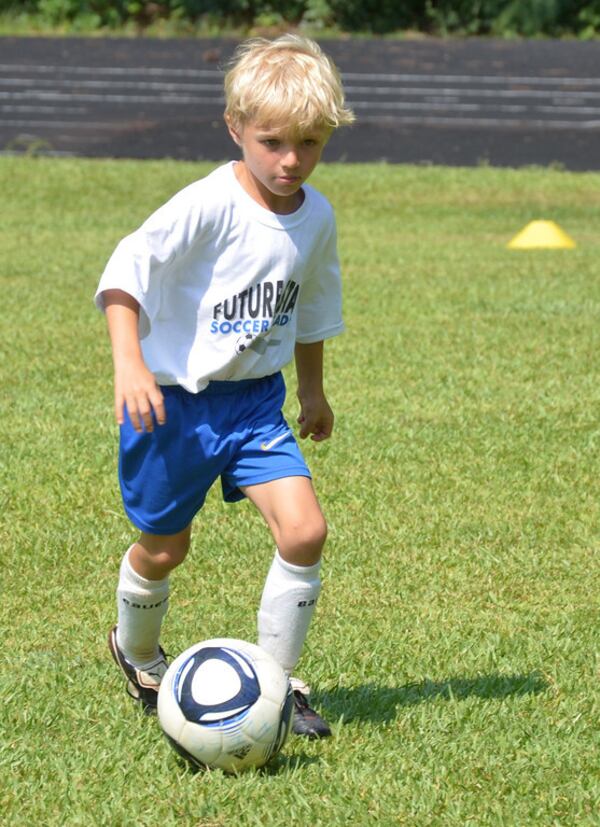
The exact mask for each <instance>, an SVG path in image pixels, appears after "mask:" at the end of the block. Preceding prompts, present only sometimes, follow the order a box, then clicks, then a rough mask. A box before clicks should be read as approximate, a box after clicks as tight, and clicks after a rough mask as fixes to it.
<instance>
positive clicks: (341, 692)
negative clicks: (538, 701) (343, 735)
mask: <svg viewBox="0 0 600 827" xmlns="http://www.w3.org/2000/svg"><path fill="white" fill-rule="evenodd" d="M546 689H548V683H547V681H546V680H545V679H544V678H543V676H542V675H541V673H540V672H530V673H529V674H526V675H498V674H495V675H480V676H478V677H476V678H462V677H461V678H449V679H448V680H445V681H432V680H429V679H427V678H426V679H424V680H422V681H420V682H419V683H410V684H406V685H405V686H400V687H397V688H394V687H382V686H377V685H376V684H364V685H363V686H357V687H355V688H352V689H347V688H344V687H338V688H336V689H332V690H330V691H327V692H315V693H314V697H315V702H316V703H318V704H319V706H320V707H321V708H322V710H323V712H324V713H326V715H327V716H328V717H329V718H330V719H332V720H333V719H335V718H336V717H337V718H343V719H344V721H345V722H348V721H352V720H361V721H379V722H383V721H391V720H393V719H394V718H395V717H396V710H397V708H398V707H406V706H415V705H416V704H423V703H428V702H431V701H437V700H440V699H441V700H447V701H452V700H464V699H466V698H474V697H475V698H482V699H484V700H500V701H501V700H503V699H504V698H509V697H514V696H519V695H537V694H539V693H540V692H544V691H545V690H546Z"/></svg>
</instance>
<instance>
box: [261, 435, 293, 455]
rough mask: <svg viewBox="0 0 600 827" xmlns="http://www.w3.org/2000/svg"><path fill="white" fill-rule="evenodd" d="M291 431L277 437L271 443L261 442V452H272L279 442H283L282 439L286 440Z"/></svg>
mask: <svg viewBox="0 0 600 827" xmlns="http://www.w3.org/2000/svg"><path fill="white" fill-rule="evenodd" d="M289 433H290V432H289V431H286V432H285V434H279V436H276V437H275V439H272V440H271V441H270V442H261V443H260V449H261V451H270V450H271V448H273V447H274V446H275V445H277V443H278V442H281V440H282V439H285V438H286V436H287V435H288V434H289Z"/></svg>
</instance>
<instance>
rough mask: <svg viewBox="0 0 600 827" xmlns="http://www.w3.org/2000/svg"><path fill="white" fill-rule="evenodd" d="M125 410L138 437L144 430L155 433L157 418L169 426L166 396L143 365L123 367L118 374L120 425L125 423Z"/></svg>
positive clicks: (116, 383)
mask: <svg viewBox="0 0 600 827" xmlns="http://www.w3.org/2000/svg"><path fill="white" fill-rule="evenodd" d="M124 408H127V413H128V414H129V419H130V420H131V424H132V425H133V427H134V429H135V430H136V431H137V432H138V433H141V432H142V431H143V430H144V429H145V430H146V431H147V432H148V433H152V431H153V430H154V418H155V417H156V422H157V423H158V424H159V425H164V423H165V422H166V419H167V417H166V414H165V405H164V399H163V395H162V393H161V390H160V388H159V387H158V385H157V384H156V380H155V378H154V376H153V374H152V373H151V372H150V371H149V370H148V368H147V367H146V365H145V364H143V363H141V364H133V365H132V364H125V365H121V366H119V368H118V369H117V370H116V371H115V416H116V419H117V422H118V423H119V425H122V424H123V422H124V419H125V414H124Z"/></svg>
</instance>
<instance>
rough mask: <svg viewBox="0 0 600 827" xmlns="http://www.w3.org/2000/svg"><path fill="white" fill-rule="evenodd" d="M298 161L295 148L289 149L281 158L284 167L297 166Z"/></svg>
mask: <svg viewBox="0 0 600 827" xmlns="http://www.w3.org/2000/svg"><path fill="white" fill-rule="evenodd" d="M299 163H300V161H299V159H298V153H297V152H296V150H295V149H289V150H288V151H287V153H286V154H285V155H284V157H283V160H282V164H283V166H284V167H297V166H298V164H299Z"/></svg>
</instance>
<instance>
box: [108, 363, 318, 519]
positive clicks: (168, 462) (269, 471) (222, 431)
mask: <svg viewBox="0 0 600 827" xmlns="http://www.w3.org/2000/svg"><path fill="white" fill-rule="evenodd" d="M161 390H162V392H163V395H164V401H165V410H166V416H167V421H166V423H165V424H164V425H156V426H155V428H154V430H153V431H152V433H148V432H146V431H144V432H142V433H137V432H136V431H135V430H134V429H133V426H132V424H131V422H130V420H129V417H127V414H126V420H125V422H124V423H123V425H122V426H121V438H120V446H119V482H120V484H121V494H122V496H123V504H124V506H125V511H126V512H127V516H128V517H129V519H130V520H131V521H132V523H133V524H134V525H135V526H137V528H139V529H140V530H141V531H145V532H147V533H149V534H176V533H177V532H179V531H182V530H183V529H184V528H185V527H186V526H187V525H189V523H190V522H191V521H192V519H193V518H194V515H195V514H196V513H197V512H198V511H199V510H200V509H201V508H202V505H203V504H204V500H205V498H206V494H207V492H208V489H209V488H210V487H211V485H212V484H213V482H214V481H215V480H216V479H217V477H219V476H220V477H221V485H222V489H223V499H224V500H226V501H228V502H235V501H236V500H241V499H243V497H244V494H243V493H242V492H241V491H240V486H245V485H256V484H257V483H261V482H269V481H270V480H276V479H281V478H282V477H298V476H301V477H310V471H309V470H308V467H307V465H306V463H305V461H304V458H303V456H302V454H301V452H300V449H299V447H298V444H297V442H296V440H295V438H294V435H293V434H292V431H291V429H290V427H289V425H288V424H287V422H286V421H285V419H284V417H283V414H282V412H281V408H282V405H283V402H284V399H285V383H284V381H283V376H282V375H281V373H276V374H273V375H272V376H267V377H265V378H263V379H244V380H241V381H238V382H210V384H209V385H208V387H207V388H206V389H205V390H203V391H201V392H200V393H190V392H189V391H186V390H185V389H184V388H182V387H180V386H179V385H167V386H163V387H162V388H161Z"/></svg>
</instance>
